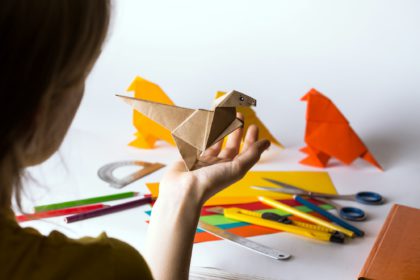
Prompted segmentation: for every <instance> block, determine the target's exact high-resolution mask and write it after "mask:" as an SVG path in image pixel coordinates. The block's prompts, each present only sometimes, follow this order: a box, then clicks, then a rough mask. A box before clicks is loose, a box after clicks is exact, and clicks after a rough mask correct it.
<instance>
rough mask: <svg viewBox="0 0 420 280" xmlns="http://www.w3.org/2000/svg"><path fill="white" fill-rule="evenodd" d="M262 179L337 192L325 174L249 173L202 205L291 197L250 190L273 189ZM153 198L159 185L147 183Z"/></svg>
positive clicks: (297, 172) (317, 190)
mask: <svg viewBox="0 0 420 280" xmlns="http://www.w3.org/2000/svg"><path fill="white" fill-rule="evenodd" d="M263 178H269V179H274V180H278V181H281V182H284V183H288V184H291V185H294V186H296V187H299V188H302V189H305V190H308V191H313V192H322V193H329V194H336V193H337V191H336V190H335V187H334V185H333V183H332V181H331V178H330V176H329V175H328V173H327V172H310V171H250V172H248V173H247V174H246V175H245V177H244V178H242V180H240V181H239V182H237V183H235V184H233V185H231V186H230V187H228V188H226V189H224V190H223V191H221V192H219V193H217V194H216V195H215V196H213V197H212V198H210V199H209V200H208V201H207V202H206V203H205V204H204V205H206V206H210V205H223V204H240V203H250V202H256V201H258V199H257V197H258V196H259V195H264V196H269V197H272V198H274V199H288V198H291V197H292V196H291V195H287V194H281V193H274V192H267V191H260V190H255V189H252V188H250V186H267V187H275V185H273V184H272V183H270V182H267V181H265V180H264V179H263ZM146 185H147V187H148V189H149V190H150V192H151V194H152V196H153V197H157V196H158V195H159V183H147V184H146Z"/></svg>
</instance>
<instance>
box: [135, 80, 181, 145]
mask: <svg viewBox="0 0 420 280" xmlns="http://www.w3.org/2000/svg"><path fill="white" fill-rule="evenodd" d="M127 91H133V92H134V97H135V98H140V99H145V100H149V101H154V102H159V103H163V104H169V105H174V103H173V102H172V100H171V99H170V98H169V97H168V96H167V95H166V94H165V92H164V91H163V90H162V89H161V88H160V87H159V86H158V85H156V84H154V83H152V82H149V81H148V80H145V79H143V78H141V77H139V76H137V77H136V78H135V79H134V80H133V82H132V83H131V85H130V86H129V87H128V89H127ZM133 124H134V127H135V128H136V129H137V132H136V133H135V136H136V139H135V140H133V141H132V142H131V143H130V144H129V145H131V146H134V147H137V148H142V149H152V148H154V147H155V143H156V141H158V140H163V141H166V142H167V143H169V144H171V145H173V146H175V145H176V144H175V141H174V139H173V138H172V136H171V132H170V131H169V130H167V129H166V128H164V127H163V126H161V125H160V124H158V123H156V122H154V121H152V120H151V119H149V118H147V117H145V116H144V115H142V114H140V113H139V112H137V111H136V110H133Z"/></svg>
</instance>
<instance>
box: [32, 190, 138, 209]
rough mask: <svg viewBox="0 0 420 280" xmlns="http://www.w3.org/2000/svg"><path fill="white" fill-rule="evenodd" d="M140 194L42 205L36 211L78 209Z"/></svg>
mask: <svg viewBox="0 0 420 280" xmlns="http://www.w3.org/2000/svg"><path fill="white" fill-rule="evenodd" d="M138 194H139V193H138V192H124V193H117V194H111V195H104V196H97V197H91V198H84V199H78V200H72V201H66V202H60V203H54V204H47V205H40V206H36V207H35V208H34V209H35V213H38V212H43V211H48V210H57V209H64V208H70V207H76V206H81V205H89V204H94V203H102V202H106V201H112V200H118V199H124V198H130V197H134V196H137V195H138Z"/></svg>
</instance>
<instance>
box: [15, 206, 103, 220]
mask: <svg viewBox="0 0 420 280" xmlns="http://www.w3.org/2000/svg"><path fill="white" fill-rule="evenodd" d="M105 207H109V206H108V205H104V204H101V203H100V204H93V205H87V206H78V207H73V208H66V209H58V210H49V211H45V212H39V213H34V214H26V215H18V216H16V220H17V221H18V222H26V221H31V220H38V219H45V218H53V217H59V216H66V215H71V214H78V213H83V212H88V211H92V210H97V209H102V208H105Z"/></svg>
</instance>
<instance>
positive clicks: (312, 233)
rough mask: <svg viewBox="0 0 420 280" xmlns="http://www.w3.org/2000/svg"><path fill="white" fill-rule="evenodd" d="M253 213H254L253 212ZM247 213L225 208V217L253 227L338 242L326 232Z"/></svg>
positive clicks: (241, 210)
mask: <svg viewBox="0 0 420 280" xmlns="http://www.w3.org/2000/svg"><path fill="white" fill-rule="evenodd" d="M251 213H252V212H251ZM251 213H250V212H248V211H247V213H244V211H243V209H238V208H224V210H223V215H224V216H225V217H226V218H230V219H234V220H239V221H242V222H247V223H250V224H253V225H259V226H263V227H268V228H272V229H277V230H281V231H285V232H289V233H294V234H298V235H302V236H305V237H309V238H313V239H317V240H321V241H332V242H337V241H335V240H334V237H332V234H331V233H328V232H324V231H318V230H310V229H307V228H301V227H298V226H294V225H288V224H282V223H279V222H274V221H269V220H265V219H262V218H261V217H260V216H259V213H252V214H251Z"/></svg>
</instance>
